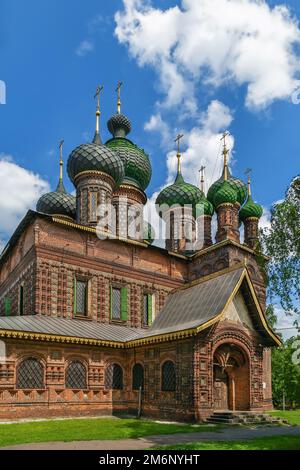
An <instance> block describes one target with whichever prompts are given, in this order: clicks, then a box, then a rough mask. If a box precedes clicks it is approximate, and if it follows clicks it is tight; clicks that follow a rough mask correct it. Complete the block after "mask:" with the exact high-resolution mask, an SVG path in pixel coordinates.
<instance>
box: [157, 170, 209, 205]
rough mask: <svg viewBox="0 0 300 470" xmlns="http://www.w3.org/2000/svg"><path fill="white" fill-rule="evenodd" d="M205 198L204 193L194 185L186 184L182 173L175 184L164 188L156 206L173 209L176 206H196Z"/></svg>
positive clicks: (178, 175)
mask: <svg viewBox="0 0 300 470" xmlns="http://www.w3.org/2000/svg"><path fill="white" fill-rule="evenodd" d="M202 198H203V193H202V191H201V190H200V189H199V188H197V186H194V185H193V184H190V183H186V182H185V181H184V179H183V176H182V175H181V173H178V174H177V178H176V180H175V183H174V184H172V185H171V186H167V187H166V188H164V189H163V190H162V191H161V192H160V193H159V195H158V196H157V199H156V205H158V206H163V205H166V206H168V207H172V206H174V205H179V206H184V205H192V206H193V207H196V205H197V204H198V203H199V202H200V201H201V199H202Z"/></svg>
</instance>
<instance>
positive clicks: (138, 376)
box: [132, 364, 144, 390]
mask: <svg viewBox="0 0 300 470" xmlns="http://www.w3.org/2000/svg"><path fill="white" fill-rule="evenodd" d="M140 387H142V390H143V389H144V368H143V366H142V365H141V364H135V365H134V367H133V369H132V390H139V389H140Z"/></svg>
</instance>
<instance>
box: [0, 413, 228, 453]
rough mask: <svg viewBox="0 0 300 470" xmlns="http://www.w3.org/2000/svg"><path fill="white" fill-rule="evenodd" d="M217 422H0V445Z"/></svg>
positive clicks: (170, 430)
mask: <svg viewBox="0 0 300 470" xmlns="http://www.w3.org/2000/svg"><path fill="white" fill-rule="evenodd" d="M218 429H220V426H208V425H205V424H202V425H201V424H195V425H193V424H182V425H181V424H166V423H155V422H154V421H148V420H137V419H109V418H102V419H70V420H59V421H41V422H34V421H33V422H30V423H18V424H0V447H4V446H9V445H16V444H28V443H37V442H50V441H65V442H70V441H91V440H107V439H128V438H139V437H145V436H151V435H157V434H176V433H179V432H201V431H216V430H218Z"/></svg>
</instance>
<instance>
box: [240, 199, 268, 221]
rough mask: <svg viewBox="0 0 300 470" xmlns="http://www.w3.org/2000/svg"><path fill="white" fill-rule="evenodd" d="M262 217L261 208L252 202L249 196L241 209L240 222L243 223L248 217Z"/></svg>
mask: <svg viewBox="0 0 300 470" xmlns="http://www.w3.org/2000/svg"><path fill="white" fill-rule="evenodd" d="M262 215H263V208H262V207H261V205H260V204H257V203H255V202H254V201H253V199H252V196H251V194H250V195H249V197H248V199H247V202H246V204H245V205H244V206H243V207H242V208H241V210H240V213H239V217H240V220H241V221H245V220H246V219H248V218H249V217H255V218H257V219H260V218H261V216H262Z"/></svg>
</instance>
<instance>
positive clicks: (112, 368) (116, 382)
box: [105, 364, 123, 390]
mask: <svg viewBox="0 0 300 470" xmlns="http://www.w3.org/2000/svg"><path fill="white" fill-rule="evenodd" d="M105 387H106V388H110V389H112V390H122V389H123V369H122V367H121V366H119V365H118V364H109V366H107V368H106V371H105Z"/></svg>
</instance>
